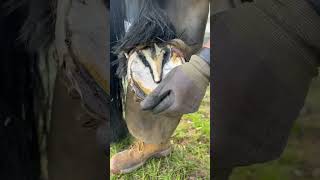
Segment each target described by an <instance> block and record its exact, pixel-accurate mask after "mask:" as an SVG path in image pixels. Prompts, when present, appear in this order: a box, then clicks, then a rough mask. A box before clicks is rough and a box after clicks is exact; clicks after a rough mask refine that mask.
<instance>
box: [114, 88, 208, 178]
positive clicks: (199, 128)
mask: <svg viewBox="0 0 320 180" xmlns="http://www.w3.org/2000/svg"><path fill="white" fill-rule="evenodd" d="M132 141H133V138H132V137H129V138H127V139H125V140H123V141H121V142H119V143H113V144H111V152H110V153H111V154H110V155H111V156H112V155H114V154H115V153H116V152H119V151H121V150H123V149H126V148H127V147H128V146H129V145H130V142H132ZM171 143H172V144H173V149H174V151H173V153H172V154H171V155H170V156H168V157H166V158H161V159H151V160H149V161H148V162H147V163H146V165H145V166H143V167H142V168H140V169H139V170H137V171H135V172H132V173H130V174H127V175H122V176H111V179H128V180H129V179H130V180H131V179H139V180H140V179H141V180H144V179H146V180H150V179H158V180H169V179H170V180H171V179H175V180H179V179H181V180H182V179H183V180H184V179H190V180H194V179H210V91H209V89H208V90H207V92H206V95H205V97H204V99H203V101H202V104H201V107H200V109H199V111H198V112H196V113H193V114H188V115H185V116H183V118H182V120H181V122H180V124H179V126H178V128H177V129H176V131H175V133H174V135H173V136H172V140H171Z"/></svg>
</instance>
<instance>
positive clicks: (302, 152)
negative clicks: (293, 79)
mask: <svg viewBox="0 0 320 180" xmlns="http://www.w3.org/2000/svg"><path fill="white" fill-rule="evenodd" d="M231 180H320V77H317V78H315V79H314V81H313V82H312V85H311V87H310V90H309V93H308V96H307V98H306V101H305V106H304V108H303V109H302V110H301V113H300V117H299V118H298V119H297V120H296V122H295V124H294V126H293V128H292V130H291V135H290V138H289V141H288V144H287V147H286V149H285V151H284V153H283V154H282V156H281V158H280V159H278V160H275V161H271V162H268V163H264V164H257V165H252V166H248V167H240V168H237V169H235V170H234V172H233V174H232V176H231Z"/></svg>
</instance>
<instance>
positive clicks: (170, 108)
mask: <svg viewBox="0 0 320 180" xmlns="http://www.w3.org/2000/svg"><path fill="white" fill-rule="evenodd" d="M209 77H210V66H209V64H208V63H207V62H205V61H204V60H203V59H201V58H200V57H199V56H197V55H193V56H192V57H191V60H190V61H189V62H187V63H185V64H183V65H181V66H178V67H176V68H174V69H173V70H172V71H171V72H169V73H168V75H167V76H166V78H165V79H163V81H162V82H161V83H160V84H159V85H158V86H157V88H156V89H154V90H153V91H152V92H151V93H150V94H149V95H148V96H147V97H146V98H145V99H144V100H143V101H142V102H141V104H140V105H141V109H142V110H151V111H152V112H153V113H155V114H157V113H166V114H171V115H181V114H187V113H192V112H195V111H197V110H198V109H199V106H200V103H201V101H202V99H203V97H204V94H205V91H206V89H207V87H208V85H209Z"/></svg>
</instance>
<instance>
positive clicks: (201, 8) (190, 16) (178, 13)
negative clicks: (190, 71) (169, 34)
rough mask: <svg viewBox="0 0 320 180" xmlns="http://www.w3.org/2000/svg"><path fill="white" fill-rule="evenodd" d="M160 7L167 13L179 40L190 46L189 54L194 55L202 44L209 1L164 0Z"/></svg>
mask: <svg viewBox="0 0 320 180" xmlns="http://www.w3.org/2000/svg"><path fill="white" fill-rule="evenodd" d="M159 3H161V2H159ZM162 6H163V8H164V9H165V11H167V13H168V16H169V18H170V20H171V22H172V23H173V25H174V26H175V28H176V31H177V34H178V35H179V34H181V38H180V39H182V40H184V41H185V42H186V43H187V44H188V45H190V46H191V48H192V52H191V54H194V53H195V52H196V51H197V50H199V49H200V48H201V46H202V43H203V38H204V33H205V29H206V24H207V19H208V14H209V0H166V1H165V2H164V4H162ZM191 54H189V55H191Z"/></svg>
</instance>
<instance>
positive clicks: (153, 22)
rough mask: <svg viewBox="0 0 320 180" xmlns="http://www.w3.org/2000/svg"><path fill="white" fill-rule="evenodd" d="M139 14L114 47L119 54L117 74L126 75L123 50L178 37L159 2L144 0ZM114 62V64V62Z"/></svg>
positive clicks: (114, 51)
mask: <svg viewBox="0 0 320 180" xmlns="http://www.w3.org/2000/svg"><path fill="white" fill-rule="evenodd" d="M141 2H142V3H141V8H140V10H139V13H138V16H137V17H136V18H135V20H134V21H133V22H132V24H131V26H130V28H129V30H128V32H127V33H125V35H124V36H123V37H122V38H121V39H119V40H118V41H117V42H116V44H115V46H114V47H113V49H112V50H113V53H114V54H117V55H119V59H118V60H117V61H116V62H114V63H118V65H119V66H118V69H117V75H118V76H119V77H124V76H125V75H126V68H127V60H126V58H125V57H124V56H123V52H126V53H129V52H130V51H131V50H133V49H135V48H136V47H137V46H144V47H151V46H153V44H154V43H165V42H168V41H170V40H172V39H175V38H177V34H176V30H175V28H174V26H173V24H172V23H171V21H170V19H169V17H168V16H167V14H166V13H165V11H164V10H163V9H161V8H160V6H159V2H158V1H154V0H142V1H141ZM114 63H113V64H114Z"/></svg>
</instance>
